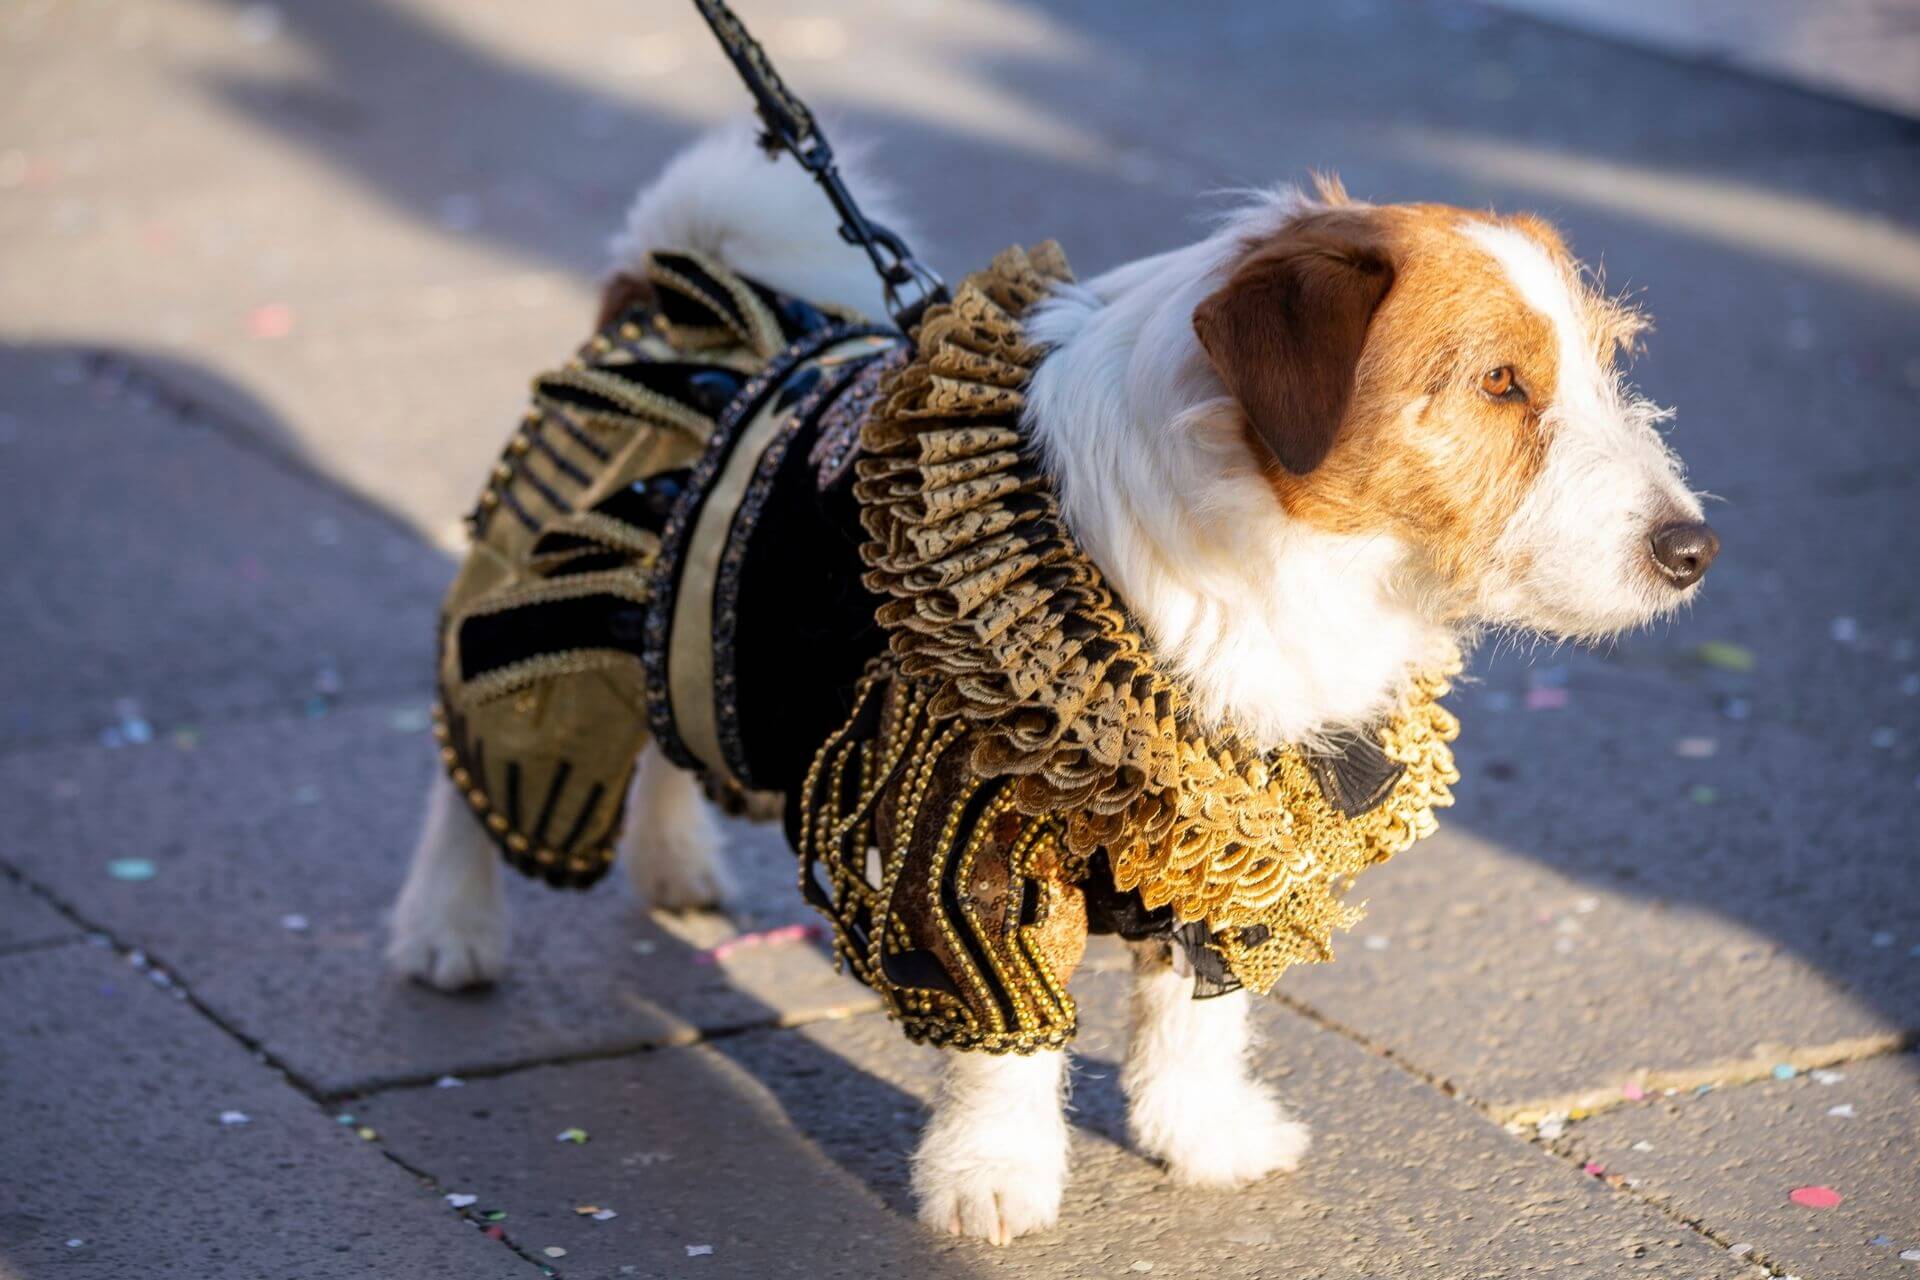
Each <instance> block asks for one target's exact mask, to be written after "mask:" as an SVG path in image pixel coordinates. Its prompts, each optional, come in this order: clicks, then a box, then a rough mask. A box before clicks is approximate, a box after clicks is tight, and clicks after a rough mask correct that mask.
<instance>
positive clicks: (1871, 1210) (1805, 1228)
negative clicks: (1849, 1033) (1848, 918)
mask: <svg viewBox="0 0 1920 1280" xmlns="http://www.w3.org/2000/svg"><path fill="white" fill-rule="evenodd" d="M1828 1081H1831V1083H1828ZM1836 1108H1838V1109H1840V1114H1835V1110H1836ZM1559 1145H1560V1146H1561V1147H1562V1148H1563V1149H1564V1150H1566V1151H1567V1152H1568V1153H1569V1154H1570V1155H1571V1156H1572V1158H1574V1159H1576V1160H1579V1161H1582V1162H1586V1161H1593V1162H1597V1163H1600V1164H1603V1165H1605V1166H1606V1171H1607V1177H1609V1178H1610V1179H1630V1180H1632V1181H1633V1182H1634V1184H1635V1185H1634V1187H1633V1192H1634V1194H1635V1195H1637V1196H1640V1197H1642V1198H1644V1199H1647V1200H1650V1201H1652V1202H1654V1203H1656V1204H1659V1205H1662V1206H1664V1207H1665V1208H1667V1209H1668V1210H1669V1211H1670V1212H1673V1213H1675V1214H1678V1215H1680V1216H1682V1217H1684V1218H1686V1219H1687V1220H1689V1221H1694V1222H1700V1223H1702V1224H1704V1225H1705V1226H1706V1227H1707V1229H1709V1230H1710V1231H1712V1233H1713V1235H1714V1237H1715V1238H1716V1239H1717V1240H1718V1241H1719V1242H1720V1243H1721V1244H1723V1245H1726V1246H1728V1247H1730V1248H1732V1249H1739V1248H1740V1247H1741V1246H1743V1245H1744V1246H1748V1247H1749V1248H1750V1250H1751V1253H1750V1257H1751V1258H1752V1260H1754V1261H1757V1262H1764V1263H1766V1264H1767V1265H1769V1266H1771V1267H1773V1268H1774V1269H1775V1270H1776V1272H1777V1273H1778V1274H1789V1273H1790V1274H1796V1275H1801V1276H1807V1277H1816V1276H1817V1277H1819V1278H1820V1280H1854V1278H1855V1277H1874V1276H1906V1277H1911V1276H1912V1275H1914V1274H1915V1271H1916V1268H1917V1267H1920V1155H1916V1152H1920V1059H1916V1058H1915V1057H1914V1056H1913V1055H1911V1054H1905V1055H1892V1056H1887V1057H1879V1058H1870V1059H1867V1060H1865V1061H1860V1062H1851V1063H1845V1064H1843V1065H1842V1066H1841V1067H1840V1068H1839V1069H1838V1070H1836V1071H1833V1072H1822V1073H1820V1074H1819V1075H1807V1074H1801V1075H1797V1076H1794V1077H1793V1078H1791V1079H1786V1080H1767V1081H1763V1082H1761V1083H1759V1084H1751V1085H1744V1086H1739V1087H1735V1088H1726V1089H1714V1090H1712V1091H1710V1092H1708V1093H1705V1094H1704V1095H1698V1096H1696V1095H1694V1094H1692V1093H1682V1094H1680V1095H1678V1096H1676V1097H1671V1098H1665V1097H1663V1098H1656V1099H1653V1100H1650V1101H1648V1102H1645V1103H1642V1104H1639V1105H1632V1106H1626V1107H1622V1108H1620V1109H1617V1110H1614V1111H1609V1112H1607V1113H1605V1114H1604V1115H1599V1116H1595V1117H1594V1118H1592V1119H1590V1120H1585V1121H1581V1122H1579V1123H1577V1124H1572V1125H1569V1126H1568V1127H1567V1130H1566V1135H1565V1137H1564V1138H1563V1139H1562V1140H1561V1142H1560V1144H1559ZM1804 1187H1827V1188H1830V1189H1831V1190H1833V1191H1835V1192H1838V1193H1839V1194H1840V1196H1841V1200H1840V1203H1839V1204H1838V1205H1837V1206H1835V1207H1832V1208H1824V1209H1823V1208H1813V1207H1803V1206H1802V1205H1800V1204H1797V1203H1794V1202H1793V1200H1792V1199H1791V1193H1792V1192H1793V1191H1794V1190H1796V1189H1798V1188H1804ZM1902 1253H1909V1254H1911V1255H1913V1256H1910V1257H1907V1258H1902V1257H1901V1256H1900V1255H1901V1254H1902Z"/></svg>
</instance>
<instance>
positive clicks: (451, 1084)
mask: <svg viewBox="0 0 1920 1280" xmlns="http://www.w3.org/2000/svg"><path fill="white" fill-rule="evenodd" d="M465 1083H466V1081H465V1080H462V1079H461V1078H460V1077H459V1076H441V1077H440V1078H439V1079H438V1080H435V1081H434V1082H433V1087H434V1088H436V1089H458V1088H459V1087H460V1086H461V1085H463V1084H465Z"/></svg>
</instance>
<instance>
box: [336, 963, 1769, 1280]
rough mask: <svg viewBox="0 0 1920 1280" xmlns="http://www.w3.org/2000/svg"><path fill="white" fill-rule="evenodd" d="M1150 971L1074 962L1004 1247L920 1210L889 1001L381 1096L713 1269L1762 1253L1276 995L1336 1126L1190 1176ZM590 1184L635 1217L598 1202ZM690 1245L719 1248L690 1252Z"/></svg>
mask: <svg viewBox="0 0 1920 1280" xmlns="http://www.w3.org/2000/svg"><path fill="white" fill-rule="evenodd" d="M1124 984H1125V979H1124V977H1123V976H1122V975H1120V974H1118V973H1113V972H1110V971H1103V970H1102V969H1099V968H1096V969H1095V970H1093V971H1092V972H1090V973H1088V974H1087V975H1085V976H1084V977H1083V978H1082V979H1080V980H1078V981H1077V982H1076V984H1075V990H1076V995H1077V997H1078V998H1079V999H1080V1001H1081V1008H1082V1014H1083V1028H1084V1029H1083V1033H1082V1036H1081V1039H1080V1041H1079V1042H1078V1044H1077V1046H1076V1048H1077V1049H1078V1050H1079V1051H1080V1053H1081V1055H1082V1056H1081V1059H1080V1063H1079V1067H1078V1069H1077V1072H1076V1076H1075V1086H1074V1102H1073V1111H1072V1113H1071V1115H1072V1119H1073V1122H1074V1124H1075V1126H1076V1128H1075V1133H1074V1173H1073V1177H1072V1181H1071V1183H1070V1184H1069V1187H1068V1191H1067V1198H1066V1204H1065V1208H1064V1211H1063V1214H1062V1223H1061V1226H1060V1227H1059V1228H1058V1229H1057V1230H1055V1231H1052V1232H1049V1233H1046V1234H1043V1235H1040V1236H1034V1237H1028V1238H1026V1239H1023V1240H1020V1241H1017V1242H1015V1243H1014V1244H1013V1245H1011V1246H1009V1247H1007V1248H1005V1249H999V1250H996V1249H992V1248H990V1247H988V1246H985V1245H979V1244H974V1243H961V1242H956V1241H952V1240H949V1239H945V1238H936V1237H930V1236H922V1235H920V1234H919V1233H918V1232H919V1229H918V1228H917V1227H916V1226H915V1225H914V1223H913V1220H912V1216H911V1204H910V1198H909V1193H908V1190H907V1173H906V1155H907V1153H908V1152H909V1151H910V1149H911V1147H912V1143H913V1141H914V1137H915V1133H916V1131H917V1128H918V1125H919V1122H920V1119H921V1116H922V1113H923V1111H924V1108H925V1106H926V1101H927V1099H928V1097H929V1095H930V1092H931V1089H932V1084H933V1078H934V1072H935V1070H936V1068H937V1060H938V1053H937V1052H936V1051H933V1050H928V1049H921V1048H916V1047H914V1046H911V1045H909V1044H908V1043H907V1042H906V1041H905V1040H904V1039H903V1038H902V1037H901V1035H900V1033H899V1031H898V1029H897V1028H896V1027H894V1026H893V1025H891V1024H890V1023H888V1022H886V1021H885V1020H884V1019H882V1018H879V1017H874V1016H868V1017H860V1018H854V1019H849V1020H845V1021H837V1022H822V1023H814V1024H811V1025H809V1026H806V1027H802V1028H797V1029H791V1030H785V1031H779V1032H771V1033H760V1032H751V1033H747V1034H743V1035H739V1036H731V1037H728V1038H726V1039H725V1040H722V1041H718V1042H715V1043H713V1044H710V1045H701V1046H697V1047H692V1048H674V1049H663V1050H660V1051H657V1052H652V1053H645V1054H640V1055H636V1056H633V1057H629V1058H623V1059H620V1060H617V1061H604V1062H593V1063H584V1064H578V1065H572V1066H562V1067H542V1068H537V1069H535V1070H532V1071H528V1072H522V1073H516V1074H513V1075H511V1076H506V1077H503V1078H500V1079H496V1080H487V1081H477V1082H472V1083H469V1084H468V1085H467V1086H466V1087H465V1088H462V1089H459V1090H434V1089H419V1090H406V1091H396V1092H393V1093H388V1094H384V1095H382V1096H380V1097H377V1098H373V1099H369V1100H367V1101H365V1102H363V1103H361V1104H360V1105H359V1107H358V1110H359V1112H360V1113H361V1114H363V1115H366V1116H369V1117H372V1118H373V1122H374V1123H375V1124H377V1125H378V1127H379V1128H380V1130H381V1131H382V1133H383V1134H384V1135H385V1140H386V1141H387V1142H388V1143H389V1144H390V1145H391V1147H392V1149H393V1150H394V1151H395V1152H396V1153H398V1154H399V1155H401V1156H402V1158H404V1159H406V1160H408V1161H409V1162H410V1163H417V1164H419V1165H421V1166H422V1167H426V1168H431V1169H433V1170H434V1171H435V1173H436V1176H438V1177H439V1178H440V1180H441V1181H442V1182H443V1183H445V1184H446V1185H447V1186H448V1187H449V1188H452V1187H455V1186H456V1185H457V1186H458V1187H459V1188H460V1189H461V1190H463V1191H465V1192H468V1193H471V1194H475V1195H477V1196H479V1201H478V1202H477V1204H476V1207H482V1206H491V1207H498V1208H502V1209H504V1210H506V1212H507V1219H506V1225H507V1226H508V1227H509V1229H510V1230H511V1231H513V1233H514V1239H515V1240H516V1242H519V1243H522V1244H523V1245H527V1246H532V1247H534V1248H536V1249H539V1248H544V1247H546V1246H547V1245H548V1244H549V1243H551V1244H554V1245H556V1246H557V1247H560V1248H563V1249H565V1250H566V1251H567V1253H566V1255H565V1257H564V1258H563V1259H561V1260H559V1261H557V1262H556V1263H555V1266H556V1267H557V1268H558V1269H559V1270H560V1272H561V1274H562V1275H571V1274H578V1275H593V1276H600V1275H616V1274H635V1275H641V1276H671V1275H684V1274H692V1272H691V1270H690V1267H691V1265H692V1263H694V1262H697V1263H698V1264H699V1265H700V1266H701V1267H702V1268H705V1269H706V1270H705V1272H703V1273H705V1274H713V1275H728V1276H743V1277H759V1276H767V1275H785V1274H809V1275H847V1276H862V1277H864V1276H873V1275H885V1274H892V1270H891V1268H893V1267H894V1266H896V1265H901V1264H902V1260H903V1259H906V1260H910V1261H907V1262H906V1263H905V1265H909V1266H911V1267H912V1269H913V1270H912V1274H929V1275H934V1276H959V1275H1000V1274H1010V1275H1031V1276H1058V1275H1072V1276H1100V1275H1115V1276H1121V1275H1133V1274H1141V1273H1145V1272H1147V1271H1149V1270H1150V1271H1151V1274H1154V1275H1181V1276H1220V1277H1253V1276H1271V1275H1275V1274H1279V1273H1282V1272H1284V1273H1285V1274H1289V1275H1356V1276H1360V1275H1395V1276H1398V1275H1409V1274H1422V1273H1425V1272H1427V1271H1433V1272H1435V1273H1437V1274H1441V1275H1474V1276H1482V1277H1500V1276H1518V1275H1535V1274H1561V1273H1565V1274H1578V1275H1582V1276H1633V1275H1649V1276H1673V1275H1686V1276H1690V1277H1721V1276H1725V1277H1733V1276H1756V1275H1758V1274H1760V1273H1759V1272H1758V1271H1757V1270H1756V1269H1754V1268H1752V1267H1751V1266H1748V1265H1744V1264H1741V1263H1739V1262H1737V1261H1736V1260H1734V1259H1731V1258H1729V1257H1728V1256H1727V1255H1726V1254H1725V1253H1724V1251H1722V1250H1720V1249H1718V1248H1716V1247H1714V1246H1712V1245H1711V1244H1709V1243H1707V1242H1706V1241H1704V1240H1703V1239H1702V1238H1701V1237H1700V1236H1698V1235H1697V1234H1695V1233H1694V1232H1692V1231H1691V1230H1690V1229H1688V1228H1686V1227H1685V1226H1683V1225H1681V1224H1679V1223H1676V1222H1674V1221H1672V1220H1670V1219H1668V1218H1666V1217H1664V1216H1662V1215H1661V1214H1659V1213H1658V1212H1656V1211H1654V1210H1653V1209H1651V1208H1650V1207H1648V1206H1647V1205H1644V1204H1641V1203H1638V1202H1636V1201H1635V1200H1634V1199H1632V1198H1631V1197H1629V1196H1625V1195H1621V1194H1620V1193H1618V1192H1617V1191H1615V1190H1614V1189H1612V1188H1610V1187H1608V1186H1607V1185H1605V1184H1604V1183H1601V1182H1599V1181H1597V1180H1595V1179H1592V1178H1589V1177H1586V1176H1584V1175H1583V1174H1581V1173H1580V1171H1579V1170H1578V1168H1577V1167H1575V1166H1572V1165H1570V1164H1568V1163H1566V1162H1565V1161H1564V1160H1561V1159H1559V1158H1556V1157H1554V1156H1551V1155H1549V1154H1547V1153H1545V1152H1543V1151H1541V1150H1539V1149H1537V1148H1534V1147H1530V1146H1527V1145H1524V1144H1520V1143H1516V1142H1514V1141H1513V1140H1512V1139H1511V1138H1509V1137H1508V1136H1507V1135H1506V1134H1505V1133H1503V1132H1502V1131H1501V1130H1500V1129H1499V1128H1497V1127H1495V1126H1494V1125H1492V1124H1490V1123H1488V1122H1487V1121H1486V1120H1485V1119H1484V1118H1482V1117H1481V1116H1479V1115H1477V1114H1475V1113H1474V1112H1473V1111H1472V1110H1471V1109H1469V1108H1467V1107H1465V1106H1463V1105H1461V1104H1459V1103H1457V1102H1453V1101H1450V1100H1448V1099H1446V1098H1445V1097H1443V1096H1442V1095H1440V1094H1439V1093H1438V1092H1436V1091H1434V1090H1431V1089H1429V1088H1427V1087H1425V1086H1424V1085H1423V1084H1421V1083H1420V1082H1419V1081H1417V1080H1415V1079H1414V1078H1413V1077H1410V1076H1408V1075H1406V1074H1405V1073H1404V1072H1401V1071H1399V1070H1397V1069H1396V1068H1394V1067H1393V1066H1392V1065H1391V1064H1389V1063H1387V1062H1385V1061H1383V1060H1382V1059H1381V1058H1379V1057H1377V1056H1375V1055H1372V1054H1369V1053H1368V1052H1366V1051H1365V1050H1363V1049H1361V1048H1359V1047H1357V1046H1355V1045H1354V1044H1352V1043H1351V1042H1349V1041H1347V1040H1345V1039H1344V1038H1342V1037H1340V1036H1337V1035H1334V1034H1332V1033H1330V1032H1327V1031H1324V1030H1321V1029H1319V1028H1317V1027H1315V1026H1314V1025H1313V1024H1312V1023H1310V1022H1308V1021H1306V1020H1305V1019H1303V1018H1300V1017H1299V1016H1297V1015H1294V1014H1291V1013H1289V1012H1287V1011H1285V1010H1284V1009H1281V1008H1279V1007H1278V1006H1277V1005H1273V1004H1268V1005H1266V1006H1264V1007H1263V1009H1262V1011H1261V1013H1260V1015H1259V1017H1260V1025H1261V1027H1262V1030H1263V1032H1264V1034H1265V1036H1266V1038H1267V1040H1268V1041H1269V1043H1270V1045H1271V1048H1270V1050H1269V1051H1268V1052H1267V1053H1265V1054H1264V1055H1263V1057H1262V1061H1263V1063H1264V1064H1265V1070H1266V1072H1267V1073H1268V1074H1269V1075H1270V1076H1272V1077H1274V1078H1275V1079H1276V1080H1277V1081H1278V1083H1279V1085H1280V1088H1281V1089H1282V1091H1283V1093H1284V1094H1285V1096H1286V1097H1287V1099H1288V1101H1289V1103H1290V1104H1292V1105H1293V1106H1294V1107H1295V1109H1296V1110H1297V1111H1298V1112H1299V1113H1300V1114H1302V1115H1303V1116H1305V1117H1306V1118H1307V1119H1308V1120H1310V1121H1311V1122H1312V1123H1313V1124H1314V1125H1315V1128H1316V1133H1317V1139H1318V1140H1317V1145H1316V1147H1315V1150H1314V1152H1313V1154H1312V1155H1310V1156H1309V1158H1308V1163H1307V1165H1306V1167H1305V1168H1304V1169H1303V1170H1302V1171H1301V1173H1299V1174H1298V1175H1295V1176H1293V1177H1290V1178H1279V1179H1273V1180H1270V1181H1267V1182H1265V1183H1262V1184H1259V1185H1257V1186H1255V1187H1252V1188H1250V1189H1248V1190H1246V1191H1244V1192H1241V1193H1237V1194H1213V1193H1200V1192H1192V1191H1184V1190H1178V1189H1175V1188H1173V1187H1172V1186H1171V1185H1170V1184H1169V1183H1168V1182H1167V1179H1166V1177H1165V1175H1164V1173H1163V1172H1162V1171H1161V1170H1160V1169H1158V1168H1157V1167H1155V1166H1154V1165H1152V1164H1150V1163H1149V1162H1147V1161H1145V1160H1143V1159H1142V1158H1140V1157H1139V1156H1137V1155H1135V1154H1133V1153H1132V1152H1130V1151H1128V1150H1127V1149H1126V1148H1125V1146H1124V1144H1123V1140H1122V1139H1121V1137H1120V1135H1121V1134H1122V1133H1123V1132H1124V1119H1123V1116H1122V1114H1121V1111H1120V1103H1119V1097H1118V1086H1117V1077H1118V1068H1117V1066H1116V1062H1117V1059H1118V1056H1119V1054H1120V1052H1121V1045H1122V1044H1123V1039H1122V1037H1121V1028H1120V1022H1121V1019H1122V1017H1123V1013H1122V1006H1123V1004H1124V990H1125V985H1124ZM589 1099H590V1100H591V1105H589V1104H588V1102H587V1100H589ZM573 1125H581V1126H585V1127H588V1128H589V1130H590V1132H589V1140H588V1141H587V1142H586V1143H585V1144H583V1145H575V1144H573V1143H567V1142H556V1141H555V1140H554V1135H555V1134H557V1133H559V1132H561V1131H563V1130H564V1129H566V1128H568V1127H570V1126H573ZM802 1186H804V1187H806V1188H807V1192H806V1194H804V1195H798V1194H788V1192H790V1191H792V1190H794V1189H797V1188H799V1187H802ZM581 1204H592V1205H596V1206H600V1207H607V1208H612V1209H614V1210H615V1211H616V1213H617V1214H618V1215H619V1216H618V1217H617V1218H614V1219H612V1220H609V1221H604V1222H597V1221H593V1220H592V1219H591V1218H589V1217H584V1216H582V1215H579V1214H578V1213H577V1212H576V1208H577V1207H578V1206H579V1205H581ZM516 1224H517V1225H516ZM688 1245H695V1246H700V1245H710V1246H711V1247H712V1254H711V1256H707V1255H701V1256H700V1257H699V1258H697V1259H689V1258H688V1257H687V1255H686V1248H687V1246H688ZM803 1259H804V1260H805V1261H802V1260H803ZM1143 1264H1144V1265H1143ZM625 1267H632V1268H634V1270H633V1271H631V1272H627V1271H624V1270H622V1268H625Z"/></svg>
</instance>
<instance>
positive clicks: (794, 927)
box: [693, 924, 820, 964]
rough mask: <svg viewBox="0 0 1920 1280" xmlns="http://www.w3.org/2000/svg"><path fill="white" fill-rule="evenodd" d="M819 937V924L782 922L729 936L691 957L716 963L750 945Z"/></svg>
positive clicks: (696, 960) (766, 944)
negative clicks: (771, 927)
mask: <svg viewBox="0 0 1920 1280" xmlns="http://www.w3.org/2000/svg"><path fill="white" fill-rule="evenodd" d="M819 937H820V926H819V925H814V924H783V925H781V926H779V927H778V928H776V929H759V930H755V931H754V932H751V933H743V934H741V935H740V936H739V937H737V938H729V939H727V940H726V941H725V942H722V943H719V944H718V945H716V946H711V947H708V948H707V949H706V950H705V951H696V952H694V953H693V958H694V961H695V962H696V963H699V964H718V963H719V962H720V961H722V960H725V959H726V958H727V957H728V956H730V955H732V954H733V953H734V952H736V951H745V950H747V949H749V948H751V947H770V946H777V945H779V944H780V943H784V942H811V941H814V940H816V939H818V938H819Z"/></svg>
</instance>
